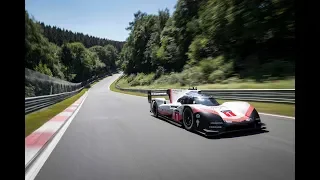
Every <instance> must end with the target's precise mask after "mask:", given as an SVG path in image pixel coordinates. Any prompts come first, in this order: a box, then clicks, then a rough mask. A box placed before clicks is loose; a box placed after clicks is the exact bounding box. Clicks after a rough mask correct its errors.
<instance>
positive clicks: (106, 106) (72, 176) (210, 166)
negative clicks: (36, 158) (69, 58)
mask: <svg viewBox="0 0 320 180" xmlns="http://www.w3.org/2000/svg"><path fill="white" fill-rule="evenodd" d="M117 76H118V75H114V76H112V77H107V78H106V79H104V80H102V81H100V82H99V83H97V84H96V85H95V86H94V87H93V88H91V89H90V92H89V94H88V97H87V99H86V100H85V102H84V104H83V106H82V107H81V109H80V111H79V112H78V114H77V115H76V117H75V118H74V120H73V121H72V123H71V124H70V126H69V127H68V129H67V131H66V132H65V134H64V135H63V137H62V138H61V140H60V141H59V143H58V144H57V146H56V148H55V149H54V150H53V152H52V153H51V155H50V156H49V158H48V159H47V161H46V162H45V164H44V165H43V167H42V169H41V170H40V172H39V173H38V175H37V177H36V180H58V179H61V180H129V179H132V180H154V179H157V180H158V179H159V180H180V179H181V180H188V179H190V180H191V179H192V180H194V179H201V180H209V179H219V180H225V179H226V180H230V179H236V180H242V179H243V180H251V179H252V180H260V179H266V180H273V179H279V180H283V179H286V180H291V179H294V174H295V147H294V146H295V130H294V129H295V120H292V119H284V118H277V117H271V116H263V115H261V119H262V121H263V122H265V123H266V124H267V128H268V131H269V132H266V133H259V134H243V133H241V134H236V135H234V136H225V137H222V138H220V139H208V138H205V137H203V136H201V135H198V134H195V133H190V132H188V131H186V130H184V129H182V128H179V127H177V126H175V125H173V124H171V123H168V122H166V121H162V120H159V119H156V118H154V117H152V116H151V113H149V109H148V108H149V107H148V102H147V99H146V98H144V97H137V96H131V95H125V94H120V93H115V92H112V91H110V90H109V88H108V87H109V85H110V84H111V83H112V82H113V81H114V80H115V79H116V78H117Z"/></svg>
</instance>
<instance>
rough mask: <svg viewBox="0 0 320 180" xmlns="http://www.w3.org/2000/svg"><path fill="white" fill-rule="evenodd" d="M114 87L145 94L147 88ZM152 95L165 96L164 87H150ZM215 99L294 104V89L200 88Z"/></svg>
mask: <svg viewBox="0 0 320 180" xmlns="http://www.w3.org/2000/svg"><path fill="white" fill-rule="evenodd" d="M116 88H117V89H119V90H123V91H130V92H139V93H145V94H147V92H148V90H149V89H131V88H121V87H119V86H118V85H116ZM150 90H151V91H152V95H153V96H165V95H167V94H166V89H150ZM201 92H202V93H203V94H208V95H211V96H213V97H214V98H217V99H225V100H240V101H256V102H273V103H288V104H295V89H214V90H213V89H212V90H201Z"/></svg>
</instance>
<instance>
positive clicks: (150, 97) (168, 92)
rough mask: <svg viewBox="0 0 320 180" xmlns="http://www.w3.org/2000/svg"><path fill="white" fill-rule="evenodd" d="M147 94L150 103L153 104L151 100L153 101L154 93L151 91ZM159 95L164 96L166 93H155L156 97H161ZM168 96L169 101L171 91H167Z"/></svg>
mask: <svg viewBox="0 0 320 180" xmlns="http://www.w3.org/2000/svg"><path fill="white" fill-rule="evenodd" d="M147 94H148V103H151V100H152V91H151V90H148V92H147ZM159 94H162V95H165V94H164V93H154V95H159ZM166 94H167V95H168V96H169V99H170V98H171V97H170V95H171V94H170V89H168V90H167V91H166Z"/></svg>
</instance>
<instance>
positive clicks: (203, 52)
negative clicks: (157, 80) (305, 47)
mask: <svg viewBox="0 0 320 180" xmlns="http://www.w3.org/2000/svg"><path fill="white" fill-rule="evenodd" d="M134 17H135V18H134V21H133V22H130V23H129V27H128V28H127V29H128V30H129V31H130V35H129V37H128V39H127V42H126V43H125V45H124V48H123V49H122V52H121V53H120V60H119V62H121V64H122V67H123V69H124V72H125V73H127V74H131V73H139V72H143V73H150V72H152V71H156V70H157V69H163V70H164V71H165V72H171V71H175V72H181V71H182V70H183V69H184V67H185V66H186V65H187V64H188V68H190V67H193V66H202V65H203V64H206V63H205V62H211V61H212V62H215V61H219V62H220V60H221V63H216V64H219V66H220V67H215V68H213V69H216V70H219V73H215V74H221V72H228V73H226V74H223V76H221V75H219V77H225V78H228V76H232V75H235V74H237V76H239V77H240V78H255V79H257V80H259V79H263V78H265V77H267V78H268V77H270V76H271V77H283V76H292V75H294V66H295V59H294V54H293V44H294V40H295V38H294V30H295V26H294V18H295V14H294V10H293V2H292V0H289V1H284V0H262V1H249V0H244V1H239V0H178V1H177V4H176V10H175V11H174V12H173V15H172V16H171V17H170V16H169V12H168V10H164V11H159V13H158V14H157V15H151V14H146V13H143V12H141V11H138V12H137V13H135V14H134ZM164 22H165V23H164ZM214 59H219V60H214ZM202 61H204V62H203V63H201V62H202ZM209 64H210V63H209ZM213 64H214V63H213ZM224 67H228V68H227V69H228V70H227V71H226V70H223V69H224ZM213 74H214V73H213ZM212 77H213V75H212V76H211V79H212ZM208 78H209V77H208ZM212 81H214V80H212Z"/></svg>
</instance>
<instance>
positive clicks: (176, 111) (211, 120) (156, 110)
mask: <svg viewBox="0 0 320 180" xmlns="http://www.w3.org/2000/svg"><path fill="white" fill-rule="evenodd" d="M167 95H168V96H169V99H170V100H166V99H165V98H153V97H152V92H151V91H148V102H149V103H150V112H152V113H153V115H154V116H155V117H159V116H160V117H163V118H165V119H167V120H169V121H171V122H172V123H174V124H176V125H179V126H182V127H184V128H185V129H186V130H189V131H197V132H200V133H202V134H204V135H206V136H211V135H220V134H223V133H227V132H235V131H244V130H262V129H265V124H264V123H262V122H261V120H260V116H259V113H258V112H257V110H256V109H255V108H254V107H253V106H252V105H250V104H249V103H247V102H242V101H234V102H225V103H223V104H219V103H218V102H217V101H216V100H215V98H213V97H212V96H208V95H204V94H202V93H201V91H200V90H196V89H189V90H182V89H168V90H167Z"/></svg>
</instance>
